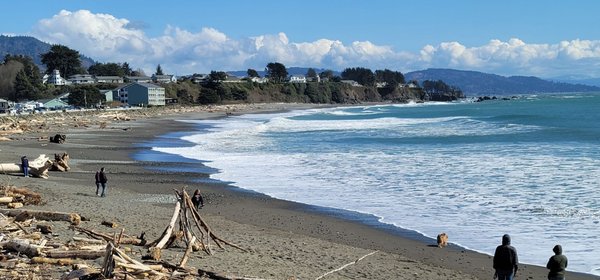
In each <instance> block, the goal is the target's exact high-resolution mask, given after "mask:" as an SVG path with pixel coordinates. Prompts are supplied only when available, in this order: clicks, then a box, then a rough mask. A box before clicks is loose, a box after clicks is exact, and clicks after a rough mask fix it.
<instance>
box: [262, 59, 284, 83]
mask: <svg viewBox="0 0 600 280" xmlns="http://www.w3.org/2000/svg"><path fill="white" fill-rule="evenodd" d="M267 77H269V80H271V82H275V83H282V82H284V81H285V79H287V77H288V71H287V69H286V68H285V66H284V65H283V64H281V63H279V62H270V63H269V64H267Z"/></svg>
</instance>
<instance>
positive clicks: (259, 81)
mask: <svg viewBox="0 0 600 280" xmlns="http://www.w3.org/2000/svg"><path fill="white" fill-rule="evenodd" d="M249 80H250V81H251V82H254V83H259V84H264V83H266V82H268V81H269V78H266V77H262V78H261V77H252V78H250V79H249Z"/></svg>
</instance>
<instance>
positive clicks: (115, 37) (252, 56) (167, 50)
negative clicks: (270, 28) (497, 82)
mask: <svg viewBox="0 0 600 280" xmlns="http://www.w3.org/2000/svg"><path fill="white" fill-rule="evenodd" d="M143 26H144V23H140V22H131V21H129V20H128V19H124V18H116V17H114V16H112V15H110V14H100V13H92V12H91V11H88V10H78V11H74V12H72V11H66V10H62V11H60V12H59V13H58V14H56V15H54V16H53V17H51V18H47V19H42V20H40V21H39V22H38V23H37V25H36V26H34V27H33V29H32V32H31V35H32V36H34V37H36V38H38V39H40V40H43V41H46V42H49V43H53V44H62V45H66V46H68V47H69V48H72V49H75V50H78V51H79V52H80V53H82V54H85V55H87V56H90V57H92V58H93V59H95V60H97V61H100V62H128V63H129V64H130V65H131V66H132V67H133V68H135V69H137V68H141V69H144V70H145V71H146V72H147V73H151V72H153V71H154V69H156V65H158V64H160V65H161V66H162V68H163V69H164V70H165V71H166V72H168V73H176V74H192V73H206V72H210V71H211V70H225V71H228V70H245V69H248V68H253V69H257V70H262V69H263V68H264V67H265V65H266V64H267V63H269V62H275V61H276V62H280V63H283V64H284V65H286V66H287V67H293V66H300V67H315V68H326V69H333V70H343V69H344V68H347V67H367V68H371V69H373V70H375V69H384V68H387V69H392V70H398V71H402V72H408V71H414V70H421V69H426V68H453V69H461V70H474V71H482V72H487V73H495V74H500V75H527V76H539V77H557V76H567V75H569V76H580V77H589V78H591V77H600V67H598V66H600V40H580V39H575V40H565V41H561V42H558V43H551V44H550V43H546V44H532V43H527V42H524V41H523V40H521V39H518V38H512V39H510V40H508V41H506V42H504V41H501V40H497V39H493V40H490V41H489V42H488V43H487V44H485V45H482V46H474V47H469V46H465V45H463V44H461V43H460V42H442V43H439V44H437V45H434V44H432V45H426V46H424V47H423V48H422V49H421V50H420V51H418V52H414V53H413V52H408V51H398V50H396V49H394V47H392V46H385V45H376V44H373V43H372V42H369V41H354V42H351V43H346V44H345V43H343V42H341V41H339V40H335V39H319V40H316V41H313V42H293V40H290V38H288V35H287V34H285V33H283V32H280V33H278V34H263V35H258V36H252V37H247V38H239V39H234V38H231V37H229V36H227V34H225V33H223V32H221V31H219V30H217V29H214V28H211V27H204V28H202V29H201V30H199V31H189V30H184V29H181V28H179V27H177V26H166V27H165V29H164V32H163V34H162V35H160V36H157V37H150V36H148V35H147V34H146V33H145V32H144V31H143ZM398 36H402V35H398Z"/></svg>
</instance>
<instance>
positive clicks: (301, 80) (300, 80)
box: [289, 75, 306, 83]
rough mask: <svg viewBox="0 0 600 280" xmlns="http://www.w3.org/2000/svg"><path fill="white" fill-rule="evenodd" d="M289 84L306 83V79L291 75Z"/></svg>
mask: <svg viewBox="0 0 600 280" xmlns="http://www.w3.org/2000/svg"><path fill="white" fill-rule="evenodd" d="M289 82H290V83H306V77H305V76H302V75H293V76H291V77H290V79H289Z"/></svg>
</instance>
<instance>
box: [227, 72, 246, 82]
mask: <svg viewBox="0 0 600 280" xmlns="http://www.w3.org/2000/svg"><path fill="white" fill-rule="evenodd" d="M222 82H223V83H241V82H243V80H242V79H240V78H239V77H236V76H234V75H231V74H229V73H227V76H226V77H225V80H224V81H222Z"/></svg>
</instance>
